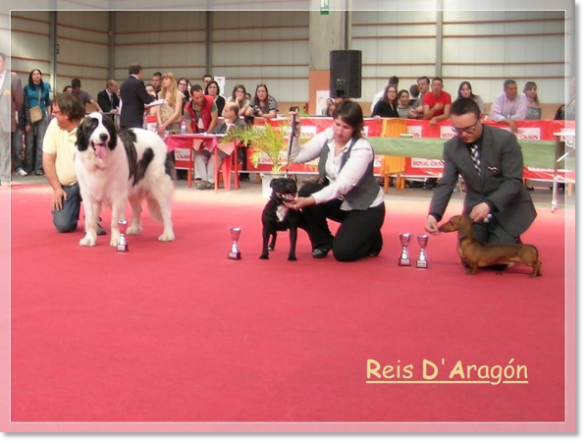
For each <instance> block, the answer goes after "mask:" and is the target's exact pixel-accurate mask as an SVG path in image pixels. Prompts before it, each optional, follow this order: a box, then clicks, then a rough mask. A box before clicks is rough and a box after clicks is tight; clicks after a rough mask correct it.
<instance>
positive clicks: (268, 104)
mask: <svg viewBox="0 0 586 443" xmlns="http://www.w3.org/2000/svg"><path fill="white" fill-rule="evenodd" d="M250 106H251V107H252V109H253V111H254V116H255V117H263V118H275V117H276V116H277V112H279V108H278V107H277V101H276V100H275V98H274V97H273V96H271V95H269V90H268V88H267V85H265V84H264V83H259V85H258V86H257V87H256V91H255V93H254V98H253V99H252V100H250Z"/></svg>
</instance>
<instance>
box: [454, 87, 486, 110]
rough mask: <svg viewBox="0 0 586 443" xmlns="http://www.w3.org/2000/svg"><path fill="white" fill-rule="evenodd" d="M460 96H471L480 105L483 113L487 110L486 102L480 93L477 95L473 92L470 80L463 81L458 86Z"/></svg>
mask: <svg viewBox="0 0 586 443" xmlns="http://www.w3.org/2000/svg"><path fill="white" fill-rule="evenodd" d="M458 98H471V99H472V100H474V101H475V102H476V104H477V105H478V108H479V109H480V113H481V114H484V113H485V112H486V106H485V105H484V102H483V101H482V99H481V98H480V96H479V95H476V94H474V93H473V92H472V86H471V85H470V82H468V81H463V82H462V83H460V86H458Z"/></svg>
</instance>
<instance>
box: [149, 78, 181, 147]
mask: <svg viewBox="0 0 586 443" xmlns="http://www.w3.org/2000/svg"><path fill="white" fill-rule="evenodd" d="M158 98H159V99H160V100H164V101H165V102H164V103H163V104H161V106H156V110H155V114H156V115H157V132H158V134H159V136H160V137H161V138H163V137H164V136H165V135H166V134H165V133H166V132H168V133H169V134H180V133H181V109H182V106H183V94H182V93H181V92H180V91H179V89H178V88H177V81H176V80H175V77H174V76H173V74H171V73H170V72H167V73H166V74H165V75H163V82H162V87H161V91H160V92H159V97H158Z"/></svg>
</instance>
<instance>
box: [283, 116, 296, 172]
mask: <svg viewBox="0 0 586 443" xmlns="http://www.w3.org/2000/svg"><path fill="white" fill-rule="evenodd" d="M298 109H299V108H298ZM296 124H297V123H296V122H295V114H293V122H292V123H291V136H290V137H289V149H287V164H286V165H285V177H289V157H291V149H292V148H293V137H295V125H296Z"/></svg>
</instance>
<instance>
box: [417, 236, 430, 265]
mask: <svg viewBox="0 0 586 443" xmlns="http://www.w3.org/2000/svg"><path fill="white" fill-rule="evenodd" d="M428 240H429V235H418V236H417V244H418V245H419V247H420V248H421V250H420V251H419V257H417V267H418V268H422V269H427V256H426V255H425V247H426V246H427V241H428Z"/></svg>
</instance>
